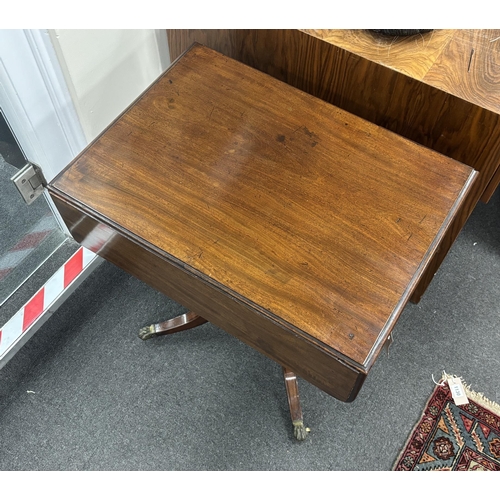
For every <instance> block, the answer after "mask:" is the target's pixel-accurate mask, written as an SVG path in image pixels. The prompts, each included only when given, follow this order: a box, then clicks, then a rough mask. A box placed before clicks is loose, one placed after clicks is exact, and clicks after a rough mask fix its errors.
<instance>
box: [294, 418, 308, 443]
mask: <svg viewBox="0 0 500 500" xmlns="http://www.w3.org/2000/svg"><path fill="white" fill-rule="evenodd" d="M292 423H293V435H294V436H295V439H296V440H297V441H304V439H305V438H306V437H307V433H308V432H309V431H310V429H309V428H307V427H305V426H304V422H303V421H302V420H295V421H294V422H292Z"/></svg>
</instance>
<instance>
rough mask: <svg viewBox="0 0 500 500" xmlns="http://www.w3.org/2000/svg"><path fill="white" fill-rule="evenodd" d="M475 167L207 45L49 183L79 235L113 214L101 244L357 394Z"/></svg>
mask: <svg viewBox="0 0 500 500" xmlns="http://www.w3.org/2000/svg"><path fill="white" fill-rule="evenodd" d="M475 176H476V173H475V172H474V171H473V170H472V169H470V168H469V167H468V166H466V165H464V164H461V163H458V162H456V161H454V160H452V159H450V158H448V157H446V156H443V155H441V154H438V153H436V152H434V151H432V150H429V149H426V148H422V147H421V146H419V145H417V144H416V143H414V142H411V141H408V140H406V139H404V138H402V137H400V136H397V135H395V134H393V133H391V132H389V131H387V130H385V129H383V128H381V127H378V126H376V125H374V124H372V123H369V122H367V121H365V120H363V119H361V118H359V117H356V116H354V115H352V114H350V113H347V112H346V111H343V110H341V109H339V108H336V107H334V106H331V105H329V104H328V103H326V102H324V101H322V100H320V99H316V98H314V97H312V96H310V95H308V94H307V93H304V92H301V91H299V90H297V89H295V88H293V87H291V86H288V85H285V84H283V83H282V82H279V81H277V80H276V79H274V78H271V77H270V76H269V75H266V74H264V73H261V72H258V71H255V70H253V69H252V68H249V67H248V66H245V65H243V64H241V63H239V62H237V61H234V60H232V59H230V58H227V57H225V56H222V55H221V54H219V53H217V52H214V51H212V50H210V49H208V48H206V47H202V46H200V45H195V46H193V47H192V48H191V49H190V50H189V51H188V52H187V53H185V54H184V56H183V57H182V58H180V59H178V60H177V62H176V63H175V64H174V65H173V66H172V67H171V68H170V69H169V70H168V71H167V72H166V73H165V74H164V75H163V76H162V77H161V78H160V79H159V80H158V81H157V82H155V84H154V85H152V86H151V87H150V88H149V89H148V91H147V92H145V93H144V94H143V95H142V96H141V97H140V99H138V101H136V102H135V103H134V105H133V106H131V107H130V108H129V109H128V110H127V111H126V112H125V113H124V114H123V115H122V116H121V117H120V118H119V119H118V120H117V121H115V122H114V123H113V124H112V125H111V126H110V127H109V128H108V129H107V130H106V131H105V132H104V133H103V134H101V136H100V137H98V138H97V139H96V140H95V141H94V142H93V143H92V144H91V145H90V146H89V147H88V148H87V149H86V150H85V151H84V152H83V153H82V154H81V155H80V156H79V157H78V158H76V159H75V160H74V161H73V162H72V163H71V164H70V165H69V166H68V168H67V169H66V170H65V171H64V172H63V173H62V174H61V175H60V176H58V177H57V178H56V179H55V180H54V181H53V183H52V184H51V185H50V186H49V192H50V193H51V195H52V197H53V199H54V201H55V203H56V205H57V207H58V209H59V210H60V212H61V214H62V216H63V218H64V219H65V220H66V221H67V224H68V227H69V228H70V231H71V232H72V234H73V236H74V237H75V239H76V240H77V241H79V242H81V243H83V244H86V242H88V241H91V240H92V234H93V233H95V231H99V230H100V229H99V228H100V227H101V226H100V224H101V225H102V224H103V225H104V227H109V228H110V233H109V235H108V236H106V238H105V239H106V241H105V242H104V243H103V245H101V247H100V248H99V249H98V252H99V254H100V255H102V256H103V257H105V258H106V259H108V260H110V261H111V262H113V263H115V264H116V265H118V266H120V267H122V268H123V269H125V270H127V271H128V272H130V273H131V274H133V275H134V276H137V277H138V278H140V279H143V280H144V281H146V282H147V283H149V284H150V285H152V286H154V287H156V288H158V289H159V290H161V291H163V292H165V293H166V294H167V295H169V296H170V297H172V298H173V299H175V300H177V301H178V302H180V303H181V304H183V305H185V306H186V307H188V308H189V309H190V310H192V311H194V312H195V313H196V314H199V315H200V316H202V317H203V318H206V319H207V320H209V321H212V322H213V323H215V324H217V325H218V326H220V327H221V328H223V329H225V330H226V331H228V332H229V333H232V334H234V335H236V336H237V337H238V338H240V339H241V340H243V341H245V342H247V343H248V344H249V345H251V346H252V347H254V348H256V349H258V350H259V351H260V352H263V353H264V354H266V355H268V356H269V357H271V358H272V359H274V360H276V361H277V362H279V363H281V364H282V365H284V366H287V367H288V368H289V369H291V370H292V371H293V372H295V373H297V374H298V375H300V376H302V377H304V378H305V379H307V380H309V381H311V382H312V383H314V384H315V385H317V386H318V387H320V388H322V389H323V390H325V391H326V392H328V393H329V394H332V395H334V396H335V397H338V398H339V399H342V400H352V399H353V397H354V396H355V395H356V394H357V391H358V390H359V387H360V386H361V383H362V381H363V380H364V377H365V376H366V374H367V373H368V371H369V369H370V368H371V366H372V364H373V362H374V361H375V359H376V357H377V356H378V354H379V352H380V350H381V348H382V346H383V344H384V342H385V340H386V339H387V337H388V335H389V334H390V331H391V330H392V328H393V326H394V324H395V322H396V320H397V318H398V317H399V314H400V313H401V311H402V309H403V307H404V306H405V304H406V302H407V301H408V299H409V296H410V294H411V293H412V291H413V289H414V288H415V286H416V285H417V283H418V280H419V278H420V277H421V276H422V273H423V272H424V270H425V267H426V266H427V265H428V264H429V262H430V259H431V257H432V255H433V253H434V252H435V251H436V250H437V248H438V246H439V244H440V242H441V240H442V237H443V235H444V234H445V232H446V230H447V228H448V227H449V225H450V224H451V223H452V221H453V218H454V217H456V216H457V214H458V213H459V212H460V209H461V206H462V204H463V203H464V200H465V199H466V195H467V194H468V192H469V191H470V189H471V186H473V180H474V178H475ZM429 186H432V189H430V188H429ZM104 234H106V232H104Z"/></svg>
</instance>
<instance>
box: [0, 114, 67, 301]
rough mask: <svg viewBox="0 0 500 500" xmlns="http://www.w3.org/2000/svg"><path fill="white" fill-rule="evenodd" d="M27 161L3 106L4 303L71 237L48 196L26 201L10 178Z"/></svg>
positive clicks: (0, 262)
mask: <svg viewBox="0 0 500 500" xmlns="http://www.w3.org/2000/svg"><path fill="white" fill-rule="evenodd" d="M25 164H26V159H25V158H24V156H23V153H22V151H21V149H20V148H19V146H18V144H17V142H16V140H15V138H14V136H13V134H12V132H11V130H10V128H9V126H8V124H7V122H6V120H5V118H4V116H3V113H2V112H1V110H0V305H1V304H3V303H4V302H5V301H6V300H7V299H8V298H9V297H10V296H11V295H12V294H13V293H14V292H15V291H16V290H17V289H18V288H19V287H20V286H21V285H22V284H23V283H24V282H25V281H26V280H27V279H28V278H29V277H30V276H31V275H32V274H33V273H34V272H35V271H36V270H37V269H38V268H39V267H40V265H41V264H43V262H44V261H45V260H46V259H47V258H48V257H50V255H52V253H53V252H54V251H55V250H56V249H57V248H58V247H59V246H60V245H61V244H62V243H63V242H64V241H65V240H66V238H67V236H66V234H65V233H64V231H63V230H62V229H61V227H60V226H59V223H58V221H57V220H56V218H55V217H54V215H53V214H52V211H51V209H50V207H49V205H48V203H47V201H46V199H45V196H40V197H39V198H38V199H37V200H35V201H34V202H33V203H32V204H31V205H26V204H25V203H24V201H23V200H22V198H21V196H20V195H19V192H18V191H17V189H16V187H15V186H14V184H13V183H12V181H11V180H10V179H11V177H12V176H13V175H14V174H15V173H16V172H17V171H18V170H19V168H21V167H24V165H25Z"/></svg>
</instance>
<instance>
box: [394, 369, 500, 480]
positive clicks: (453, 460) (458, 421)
mask: <svg viewBox="0 0 500 500" xmlns="http://www.w3.org/2000/svg"><path fill="white" fill-rule="evenodd" d="M453 378H456V377H454V376H451V375H446V374H444V375H443V379H442V380H441V381H440V383H439V385H437V386H436V389H435V390H434V393H433V394H432V396H431V397H430V399H429V401H428V402H427V405H426V407H425V410H424V412H423V414H422V417H421V418H420V421H419V422H418V423H417V425H416V426H415V427H414V429H413V431H412V433H411V435H410V437H409V439H408V441H407V443H406V445H405V447H404V450H403V451H402V453H401V454H400V455H399V457H398V459H397V461H396V463H395V465H394V467H393V470H403V471H410V470H415V471H417V470H418V471H438V470H451V471H472V470H481V471H500V405H498V404H497V403H493V402H491V401H489V400H488V399H486V398H485V397H484V396H482V395H481V394H479V393H476V392H474V391H471V390H470V388H469V387H467V386H465V384H463V390H464V391H465V395H466V397H467V399H468V403H466V404H460V405H457V404H455V402H454V400H453V397H452V391H451V389H450V385H449V382H448V381H449V380H451V379H453ZM441 384H442V385H441ZM451 387H452V388H453V385H451Z"/></svg>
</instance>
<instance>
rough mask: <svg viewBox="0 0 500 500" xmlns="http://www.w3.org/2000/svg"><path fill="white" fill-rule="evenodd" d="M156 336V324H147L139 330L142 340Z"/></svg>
mask: <svg viewBox="0 0 500 500" xmlns="http://www.w3.org/2000/svg"><path fill="white" fill-rule="evenodd" d="M153 337H156V331H155V325H149V326H145V327H144V328H141V329H140V330H139V338H140V339H142V340H148V339H152V338H153Z"/></svg>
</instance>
